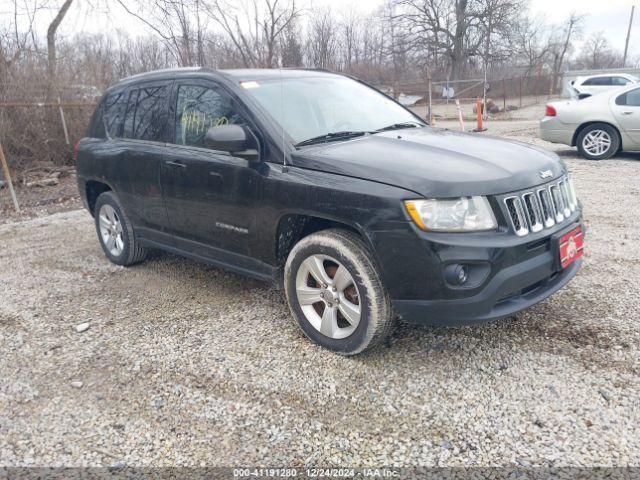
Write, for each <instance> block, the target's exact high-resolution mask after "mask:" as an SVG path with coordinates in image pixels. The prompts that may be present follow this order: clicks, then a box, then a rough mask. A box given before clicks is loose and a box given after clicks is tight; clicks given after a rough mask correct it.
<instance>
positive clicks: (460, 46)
mask: <svg viewBox="0 0 640 480" xmlns="http://www.w3.org/2000/svg"><path fill="white" fill-rule="evenodd" d="M467 3H468V0H457V1H456V30H455V36H454V39H453V50H452V53H451V79H452V80H459V78H460V76H461V75H462V66H463V64H464V61H465V51H464V35H465V33H466V29H467V22H466V13H467Z"/></svg>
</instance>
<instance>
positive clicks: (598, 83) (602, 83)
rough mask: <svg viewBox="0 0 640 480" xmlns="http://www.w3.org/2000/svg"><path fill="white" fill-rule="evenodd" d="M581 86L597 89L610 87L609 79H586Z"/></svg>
mask: <svg viewBox="0 0 640 480" xmlns="http://www.w3.org/2000/svg"><path fill="white" fill-rule="evenodd" d="M583 85H588V86H598V87H602V86H607V85H611V77H595V78H590V79H588V80H585V82H584V83H583Z"/></svg>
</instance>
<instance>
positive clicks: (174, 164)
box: [164, 160, 187, 168]
mask: <svg viewBox="0 0 640 480" xmlns="http://www.w3.org/2000/svg"><path fill="white" fill-rule="evenodd" d="M164 163H165V164H167V165H169V166H171V167H180V168H187V165H186V164H184V163H182V162H179V161H177V160H167V161H166V162H164Z"/></svg>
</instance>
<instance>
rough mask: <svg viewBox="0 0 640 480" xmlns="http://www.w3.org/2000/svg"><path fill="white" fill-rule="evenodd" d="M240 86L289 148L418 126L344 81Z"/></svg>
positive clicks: (289, 81)
mask: <svg viewBox="0 0 640 480" xmlns="http://www.w3.org/2000/svg"><path fill="white" fill-rule="evenodd" d="M242 85H243V87H244V88H246V90H247V92H248V93H249V94H250V95H251V96H253V97H254V98H255V99H256V100H257V101H258V102H259V103H260V104H261V105H262V106H263V107H264V108H265V109H266V110H267V111H268V112H269V113H270V114H271V116H272V117H273V119H274V120H275V121H276V122H277V123H279V124H281V126H282V127H283V128H284V131H285V132H286V133H287V134H288V135H289V136H290V137H291V139H292V140H293V142H294V143H299V142H302V141H304V140H308V139H310V138H314V137H318V136H321V135H326V134H328V133H333V132H343V131H353V132H372V131H375V130H378V129H380V128H384V127H388V126H390V125H394V124H401V123H412V124H419V123H421V122H420V120H419V119H418V118H416V116H414V115H413V114H411V113H410V112H408V111H407V110H405V109H404V108H403V107H401V106H400V105H398V104H397V103H395V102H394V101H392V100H390V99H389V98H387V97H385V96H384V95H382V94H381V93H379V92H377V91H376V90H374V89H372V88H369V87H367V86H366V85H363V84H361V83H359V82H356V81H355V80H352V79H350V78H346V77H339V76H335V77H333V76H331V77H330V76H322V77H308V78H283V79H282V80H269V81H264V82H243V83H242ZM283 112H284V113H283Z"/></svg>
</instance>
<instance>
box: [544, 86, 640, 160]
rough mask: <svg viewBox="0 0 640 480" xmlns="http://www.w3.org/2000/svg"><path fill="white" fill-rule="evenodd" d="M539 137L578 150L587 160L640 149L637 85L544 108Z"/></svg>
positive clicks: (639, 96)
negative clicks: (544, 114) (544, 112)
mask: <svg viewBox="0 0 640 480" xmlns="http://www.w3.org/2000/svg"><path fill="white" fill-rule="evenodd" d="M540 138H542V139H543V140H547V141H548V142H553V143H563V144H565V145H569V146H572V147H578V151H579V152H580V154H581V155H582V156H583V157H584V158H587V159H590V160H603V159H605V158H610V157H612V156H613V155H615V154H616V153H618V152H620V151H622V150H625V151H639V150H640V85H631V86H628V87H624V88H620V89H616V90H613V91H610V92H604V93H602V94H599V95H594V96H592V97H589V98H585V99H583V100H567V101H562V102H554V103H550V104H548V105H547V110H546V116H545V117H544V118H543V119H542V120H541V121H540Z"/></svg>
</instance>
